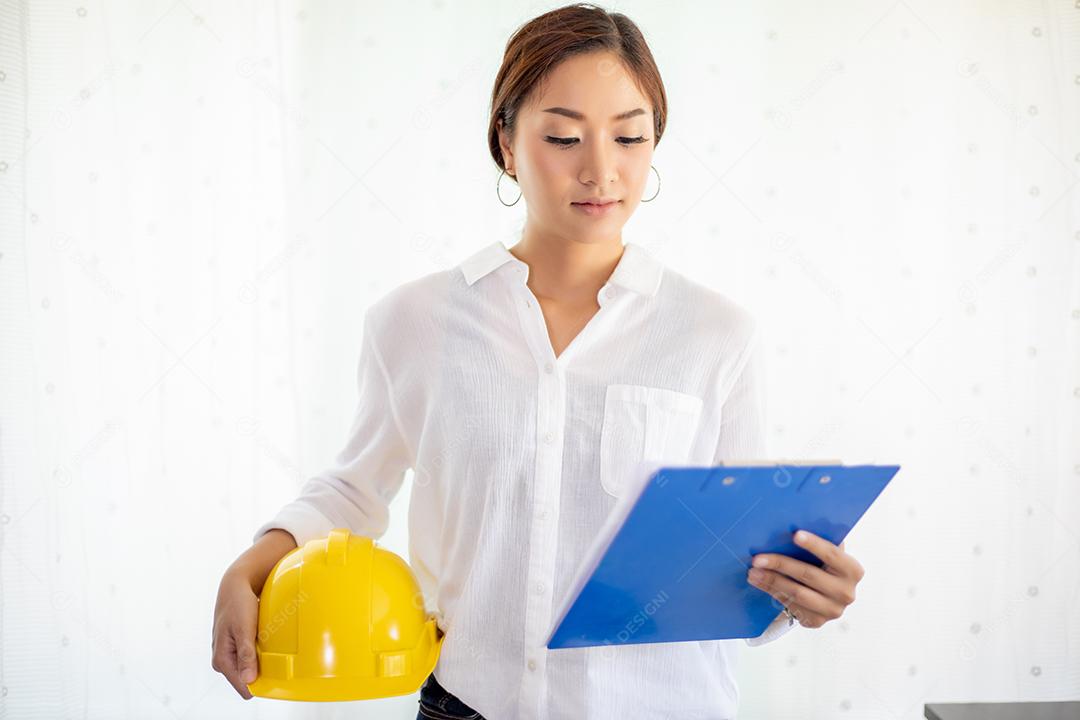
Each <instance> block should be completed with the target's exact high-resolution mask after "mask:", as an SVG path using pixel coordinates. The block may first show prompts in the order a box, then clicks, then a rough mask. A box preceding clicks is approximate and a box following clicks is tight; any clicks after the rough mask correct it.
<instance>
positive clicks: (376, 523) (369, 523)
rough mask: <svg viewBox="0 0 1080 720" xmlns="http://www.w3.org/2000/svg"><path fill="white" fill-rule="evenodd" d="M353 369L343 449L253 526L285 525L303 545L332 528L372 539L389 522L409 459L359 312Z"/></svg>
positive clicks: (383, 370)
mask: <svg viewBox="0 0 1080 720" xmlns="http://www.w3.org/2000/svg"><path fill="white" fill-rule="evenodd" d="M363 328H364V329H363V334H362V340H361V346H360V360H359V367H358V370H357V385H358V389H359V399H358V402H357V406H356V411H355V413H354V416H353V421H352V427H351V428H350V430H349V434H348V439H347V441H346V443H345V447H344V449H342V450H341V452H340V453H339V454H338V455H337V457H336V458H335V460H334V462H333V464H332V465H331V466H330V467H328V468H326V469H325V470H324V471H322V472H320V473H319V474H317V475H315V476H314V477H311V478H309V479H308V480H307V481H306V482H305V483H304V485H303V486H302V487H301V489H300V493H299V495H298V496H297V497H296V498H294V499H293V500H292V501H290V502H289V503H287V504H286V505H284V506H283V507H281V509H280V510H278V512H277V514H276V515H275V516H274V517H273V518H271V519H270V520H269V521H267V522H266V523H264V524H263V525H262V526H260V527H259V529H258V530H256V531H255V535H254V537H253V540H258V539H259V538H260V537H261V536H262V535H263V534H264V533H266V532H267V531H269V530H271V529H272V528H281V529H283V530H286V531H288V532H289V533H291V534H292V536H293V537H294V538H295V539H296V544H297V546H299V547H303V546H304V544H305V543H306V542H307V541H308V540H312V539H314V538H320V537H325V536H327V535H329V534H330V531H331V530H333V529H334V528H338V527H343V528H348V529H349V531H350V532H352V533H354V534H357V535H363V536H365V537H370V538H373V539H377V538H379V537H381V536H382V535H383V533H385V532H386V529H387V527H388V525H389V522H390V502H391V501H392V500H393V499H394V496H395V495H397V493H398V490H399V489H400V488H401V484H402V482H403V480H404V477H405V472H406V471H407V470H408V469H409V467H411V465H412V464H413V463H412V461H411V454H410V452H409V449H408V446H407V444H406V442H405V435H404V433H403V432H402V430H401V423H400V420H399V418H398V415H397V412H396V409H395V407H394V403H393V393H392V391H391V387H390V382H389V375H388V374H387V372H386V367H385V365H384V363H383V360H382V356H381V355H380V354H379V351H378V348H377V347H376V344H375V332H374V327H373V325H372V323H371V321H370V313H368V314H367V315H365V319H364V323H363Z"/></svg>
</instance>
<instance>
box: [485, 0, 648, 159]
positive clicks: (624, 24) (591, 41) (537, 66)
mask: <svg viewBox="0 0 1080 720" xmlns="http://www.w3.org/2000/svg"><path fill="white" fill-rule="evenodd" d="M599 50H608V51H611V52H613V53H615V54H616V55H618V56H619V58H620V59H621V60H622V62H623V64H624V65H625V66H626V69H627V72H628V73H629V74H630V75H631V76H632V77H633V78H634V80H635V82H636V84H637V86H638V89H639V90H640V91H641V94H642V95H644V96H645V97H646V98H648V99H649V100H650V101H651V102H652V106H653V107H652V112H653V125H654V127H653V130H654V132H655V133H656V136H655V139H654V141H653V147H655V146H656V143H658V142H660V136H661V135H663V134H664V126H665V125H666V124H667V94H666V93H665V92H664V81H663V80H662V79H661V78H660V71H659V70H658V69H657V67H656V62H655V61H654V60H653V56H652V52H650V50H649V46H648V45H647V44H646V43H645V38H644V36H642V34H641V30H639V29H638V26H637V25H635V24H634V22H633V21H632V20H631V19H630V18H628V17H626V16H625V15H623V14H622V13H617V12H608V11H607V10H604V9H603V8H601V7H598V6H596V5H593V4H591V3H577V4H575V5H566V6H564V7H561V8H557V9H555V10H551V11H550V12H546V13H544V14H543V15H540V16H538V17H536V18H533V19H532V20H530V21H529V22H527V23H525V24H524V25H522V26H521V27H519V28H518V29H517V30H516V31H515V32H514V34H513V35H512V36H511V37H510V40H509V41H508V42H507V43H506V52H505V53H504V54H503V62H502V67H500V68H499V73H498V75H496V76H495V87H494V88H493V89H492V91H491V120H490V122H489V123H488V147H489V149H490V150H491V157H492V158H493V159H494V160H495V164H496V165H497V166H498V167H499V169H500V170H505V169H506V166H505V165H504V164H503V156H502V149H501V148H500V146H499V131H498V121H499V120H500V119H501V120H502V121H503V128H504V129H505V130H506V132H507V134H508V136H509V137H511V138H512V137H513V136H514V128H515V124H516V120H517V114H518V110H520V109H521V106H522V104H523V103H524V102H525V100H526V99H527V98H528V97H529V94H530V93H531V92H532V91H533V90H534V89H535V88H536V87H537V85H539V84H540V83H541V82H542V81H543V80H544V79H545V78H546V77H547V75H548V73H550V72H551V71H552V70H553V69H554V68H555V66H556V65H558V64H559V63H560V62H561V61H563V60H565V59H567V58H569V57H571V56H573V55H580V54H584V53H589V52H594V51H599ZM511 177H513V176H511Z"/></svg>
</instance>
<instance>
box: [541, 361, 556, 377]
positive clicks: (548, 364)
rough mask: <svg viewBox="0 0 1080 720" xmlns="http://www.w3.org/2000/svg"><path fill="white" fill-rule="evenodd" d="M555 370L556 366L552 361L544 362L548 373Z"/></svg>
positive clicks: (545, 370)
mask: <svg viewBox="0 0 1080 720" xmlns="http://www.w3.org/2000/svg"><path fill="white" fill-rule="evenodd" d="M554 371H555V366H554V365H552V364H551V363H544V372H546V373H547V374H548V375H550V374H551V373H552V372H554Z"/></svg>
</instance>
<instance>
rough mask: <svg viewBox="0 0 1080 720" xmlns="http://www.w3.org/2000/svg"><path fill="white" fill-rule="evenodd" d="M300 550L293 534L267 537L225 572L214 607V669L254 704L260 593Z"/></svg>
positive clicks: (272, 533)
mask: <svg viewBox="0 0 1080 720" xmlns="http://www.w3.org/2000/svg"><path fill="white" fill-rule="evenodd" d="M295 548H296V540H295V538H293V536H292V534H291V533H289V532H288V531H286V530H282V529H280V528H272V529H270V530H268V531H266V532H265V533H263V535H262V536H261V537H260V538H259V539H258V540H257V541H256V542H255V544H254V545H252V546H251V547H250V548H248V549H247V550H245V551H244V553H243V554H242V555H241V556H240V557H238V558H237V559H236V561H235V562H233V564H232V565H231V566H230V567H229V569H228V570H226V571H225V575H224V577H222V578H221V585H220V587H218V596H217V604H216V605H215V607H214V630H213V635H214V638H213V644H212V646H213V650H214V656H213V662H211V663H210V665H211V667H213V668H214V669H215V670H217V671H218V672H219V673H221V674H222V675H224V676H225V679H226V680H228V681H229V683H230V684H231V685H232V686H233V687H234V688H235V689H236V692H238V693H240V697H242V698H244V699H245V700H250V699H251V697H252V695H251V691H250V690H248V688H247V685H248V683H253V682H255V678H257V677H258V676H259V661H258V659H257V657H256V655H255V636H256V634H257V633H258V630H259V593H261V592H262V587H263V585H264V584H265V583H266V578H267V577H268V576H269V575H270V572H271V570H273V568H274V565H276V564H277V562H278V561H279V560H281V558H283V557H285V556H286V555H288V554H289V553H290V552H291V551H292V550H294V549H295Z"/></svg>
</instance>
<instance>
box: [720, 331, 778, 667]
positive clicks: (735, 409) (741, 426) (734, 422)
mask: <svg viewBox="0 0 1080 720" xmlns="http://www.w3.org/2000/svg"><path fill="white" fill-rule="evenodd" d="M735 373H736V375H735V381H734V382H733V383H732V385H731V390H730V392H729V393H728V395H727V399H726V400H724V405H723V408H722V409H721V412H720V415H721V419H720V442H719V444H718V445H717V448H716V457H715V458H714V460H715V461H716V463H721V462H726V463H734V462H739V461H742V460H765V459H767V458H766V452H767V449H766V434H765V428H766V424H765V404H766V393H767V391H766V384H765V367H764V357H763V356H762V349H761V333H760V330H759V329H758V326H757V324H756V322H755V323H754V324H753V325H752V327H751V331H750V333H749V339H748V340H747V343H746V346H745V347H744V349H743V352H742V355H741V356H740V358H739V361H738V362H737V363H736V364H735ZM793 627H794V626H793V625H789V624H788V617H787V615H786V614H784V612H783V611H782V610H781V611H780V613H779V614H778V615H777V617H776V618H774V619H773V621H772V623H770V624H769V626H768V627H767V628H765V631H764V632H763V633H762V634H761V635H758V636H757V637H752V638H744V640H745V641H746V644H747V645H750V646H755V645H764V644H765V643H768V642H772V641H773V640H776V639H777V638H779V637H781V636H782V635H785V634H786V633H787V632H788V631H790V630H791V629H792V628H793Z"/></svg>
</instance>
